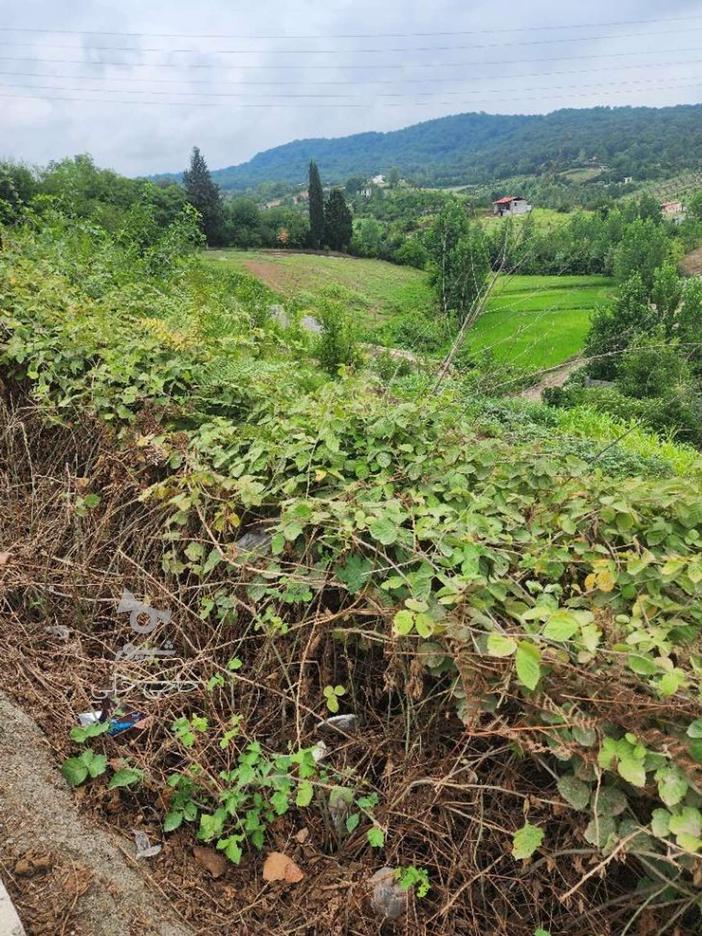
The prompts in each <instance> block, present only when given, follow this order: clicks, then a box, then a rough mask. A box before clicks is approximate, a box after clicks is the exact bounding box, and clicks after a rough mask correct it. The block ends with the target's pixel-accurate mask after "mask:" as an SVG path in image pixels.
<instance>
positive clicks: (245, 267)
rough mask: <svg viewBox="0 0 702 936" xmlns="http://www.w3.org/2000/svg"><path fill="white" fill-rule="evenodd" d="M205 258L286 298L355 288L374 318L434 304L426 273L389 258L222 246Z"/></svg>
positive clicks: (356, 301)
mask: <svg viewBox="0 0 702 936" xmlns="http://www.w3.org/2000/svg"><path fill="white" fill-rule="evenodd" d="M206 257H207V259H208V260H211V261H212V262H213V263H214V262H218V263H226V264H228V265H231V266H232V267H233V268H235V269H237V270H242V271H245V272H247V273H252V274H253V275H254V276H256V277H258V278H259V279H261V280H262V281H263V282H264V283H266V285H267V286H269V287H270V288H271V289H273V290H274V291H275V292H277V293H279V294H280V295H281V296H283V297H284V298H287V299H293V298H296V297H297V296H298V295H299V294H300V293H302V292H304V293H311V294H312V295H314V294H317V293H319V292H320V291H321V290H322V289H325V288H328V287H330V286H336V287H342V288H343V289H345V290H348V292H349V293H351V296H350V299H351V301H352V303H353V305H354V306H355V307H356V308H358V309H359V310H366V312H367V314H368V316H369V317H370V318H377V317H382V316H385V315H392V314H395V313H398V312H403V311H407V312H422V313H424V312H427V311H428V310H429V309H431V307H432V305H433V295H432V291H431V288H430V287H429V284H428V283H427V277H426V275H425V274H424V273H422V272H421V271H420V270H415V269H414V268H412V267H404V266H397V265H396V264H393V263H387V262H386V261H385V260H367V259H358V258H355V257H336V256H326V255H319V254H305V253H292V252H291V253H285V252H284V251H275V250H251V251H249V250H246V251H245V250H217V251H208V253H207V254H206Z"/></svg>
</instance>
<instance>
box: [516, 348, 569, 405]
mask: <svg viewBox="0 0 702 936" xmlns="http://www.w3.org/2000/svg"><path fill="white" fill-rule="evenodd" d="M582 364H583V359H582V358H581V357H577V358H573V360H571V361H566V362H565V364H559V365H558V367H551V368H549V370H547V371H544V373H543V377H542V378H541V380H540V381H539V382H538V383H535V384H534V385H533V386H532V387H527V389H526V390H522V392H521V393H520V394H519V396H520V397H521V398H522V399H523V400H532V401H533V402H535V403H538V402H540V400H541V394H542V393H543V391H544V390H546V389H548V388H550V387H562V386H563V384H564V383H565V382H566V380H567V379H568V378H569V377H570V375H571V374H572V373H573V371H576V370H578V368H579V367H582Z"/></svg>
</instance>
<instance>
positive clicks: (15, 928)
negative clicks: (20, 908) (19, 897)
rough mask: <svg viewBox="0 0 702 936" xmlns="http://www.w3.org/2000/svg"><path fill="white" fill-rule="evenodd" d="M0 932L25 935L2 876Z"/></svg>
mask: <svg viewBox="0 0 702 936" xmlns="http://www.w3.org/2000/svg"><path fill="white" fill-rule="evenodd" d="M0 934H1V936H26V934H25V931H24V927H23V926H22V921H21V920H20V918H19V917H18V916H17V911H16V910H15V907H14V904H13V903H12V901H11V900H10V895H9V894H8V893H7V890H6V889H5V885H4V884H3V882H2V878H0Z"/></svg>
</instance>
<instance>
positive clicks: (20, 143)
mask: <svg viewBox="0 0 702 936" xmlns="http://www.w3.org/2000/svg"><path fill="white" fill-rule="evenodd" d="M0 30H1V31H0V43H1V45H0V157H4V158H12V159H18V160H24V161H26V162H30V163H39V164H45V163H46V162H48V161H49V160H52V159H60V158H62V157H64V156H68V155H74V154H76V153H81V152H89V153H91V154H92V155H93V156H94V158H95V160H96V162H97V163H98V164H99V165H102V166H109V167H112V168H114V169H117V170H119V171H121V172H124V173H127V174H129V175H138V174H142V173H143V174H147V173H154V172H160V171H172V170H179V169H181V168H182V167H183V166H185V164H186V163H187V160H188V155H189V151H190V149H191V147H192V146H193V145H194V144H196V145H198V146H199V147H200V148H201V150H202V151H203V153H204V155H205V157H206V158H207V160H208V163H209V165H210V167H211V168H221V167H223V166H228V165H232V164H235V163H239V162H243V161H245V160H247V159H249V158H250V157H251V156H253V155H254V154H255V153H256V152H259V151H260V150H264V149H268V148H269V147H271V146H276V145H278V144H281V143H286V142H289V141H290V140H293V139H299V138H301V137H309V136H342V135H345V134H348V133H355V132H358V131H363V130H391V129H396V128H399V127H404V126H407V125H409V124H412V123H416V122H418V121H420V120H426V119H429V118H431V117H438V116H443V115H446V114H451V113H461V112H465V111H475V110H484V111H489V112H493V113H544V112H547V111H550V110H554V109H556V108H559V107H589V106H592V105H596V104H649V105H657V106H660V105H666V104H687V103H698V102H700V101H702V42H701V41H700V40H701V39H702V0H620V2H618V3H612V2H611V0H591V2H590V3H588V4H582V3H577V4H576V3H573V2H571V3H564V2H563V0H529V2H528V3H525V2H524V0H502V2H495V0H474V2H471V3H466V0H431V2H428V0H425V2H418V0H384V2H379V0H372V2H371V0H354V2H348V0H324V2H320V0H255V2H251V0H247V2H244V0H194V2H193V0H190V2H185V0H168V2H165V0H148V2H144V0H119V2H117V0H24V2H22V3H18V2H16V0H0ZM39 30H56V31H54V32H41V31H39Z"/></svg>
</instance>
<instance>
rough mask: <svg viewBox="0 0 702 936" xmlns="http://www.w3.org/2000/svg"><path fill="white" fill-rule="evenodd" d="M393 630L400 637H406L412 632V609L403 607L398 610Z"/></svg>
mask: <svg viewBox="0 0 702 936" xmlns="http://www.w3.org/2000/svg"><path fill="white" fill-rule="evenodd" d="M392 623H393V631H394V633H395V634H396V635H397V636H398V637H404V636H406V635H407V634H410V633H412V631H413V629H414V614H413V613H412V612H411V611H407V610H405V609H403V610H402V611H398V612H397V614H396V615H395V617H394V618H393V622H392Z"/></svg>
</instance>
